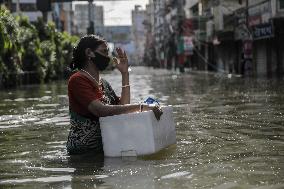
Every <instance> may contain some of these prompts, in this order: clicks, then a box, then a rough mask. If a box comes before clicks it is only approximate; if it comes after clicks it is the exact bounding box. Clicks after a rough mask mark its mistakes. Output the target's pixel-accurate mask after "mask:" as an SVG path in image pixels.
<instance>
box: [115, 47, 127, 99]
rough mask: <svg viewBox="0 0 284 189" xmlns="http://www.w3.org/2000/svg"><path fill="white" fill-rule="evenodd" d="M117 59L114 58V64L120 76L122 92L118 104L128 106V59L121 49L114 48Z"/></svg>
mask: <svg viewBox="0 0 284 189" xmlns="http://www.w3.org/2000/svg"><path fill="white" fill-rule="evenodd" d="M116 52H117V54H118V59H116V58H114V64H115V65H116V68H117V69H118V70H119V71H120V73H121V76H122V86H121V87H122V90H121V96H120V102H119V104H121V105H123V104H130V85H129V72H128V58H127V55H126V53H125V51H123V50H122V49H121V48H116Z"/></svg>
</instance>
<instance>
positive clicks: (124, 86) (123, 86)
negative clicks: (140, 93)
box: [121, 85, 130, 88]
mask: <svg viewBox="0 0 284 189" xmlns="http://www.w3.org/2000/svg"><path fill="white" fill-rule="evenodd" d="M126 87H130V85H122V86H121V88H126Z"/></svg>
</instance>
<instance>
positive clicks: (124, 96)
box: [119, 72, 130, 104]
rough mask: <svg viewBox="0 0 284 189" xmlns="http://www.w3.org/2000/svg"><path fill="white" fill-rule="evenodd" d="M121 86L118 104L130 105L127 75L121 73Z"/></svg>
mask: <svg viewBox="0 0 284 189" xmlns="http://www.w3.org/2000/svg"><path fill="white" fill-rule="evenodd" d="M121 76H122V86H121V88H122V89H121V96H120V102H119V104H130V85H129V73H128V72H126V73H121Z"/></svg>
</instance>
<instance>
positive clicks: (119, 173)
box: [0, 68, 284, 189]
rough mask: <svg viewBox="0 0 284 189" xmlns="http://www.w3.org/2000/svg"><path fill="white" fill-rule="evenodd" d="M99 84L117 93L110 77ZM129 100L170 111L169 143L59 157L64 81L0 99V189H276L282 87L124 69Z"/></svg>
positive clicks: (283, 155) (282, 134)
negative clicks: (133, 151)
mask: <svg viewBox="0 0 284 189" xmlns="http://www.w3.org/2000/svg"><path fill="white" fill-rule="evenodd" d="M104 77H105V78H106V79H107V80H108V81H109V82H110V83H111V84H112V86H113V88H114V89H115V91H116V92H117V93H118V94H119V93H120V90H121V88H120V83H121V80H120V75H119V74H118V72H112V73H110V74H105V75H104ZM130 79H131V84H132V85H131V92H132V102H140V101H143V100H145V99H146V98H147V97H148V96H152V97H155V98H158V99H159V100H160V101H161V103H162V104H172V105H173V107H174V119H175V122H176V131H177V144H176V145H173V146H170V147H169V148H167V149H165V150H162V151H161V152H159V153H157V154H153V155H149V156H144V157H138V158H133V157H132V158H105V157H103V154H86V155H84V156H72V157H70V156H68V155H67V153H66V149H65V144H66V137H67V134H68V129H69V126H68V122H69V117H68V97H67V95H66V94H67V91H66V89H67V88H66V81H63V82H57V83H52V84H48V85H38V86H26V87H22V88H19V89H13V90H6V91H1V92H0V97H1V98H0V164H1V166H0V188H11V187H13V188H41V187H42V188H215V189H224V188H259V189H260V188H261V189H263V188H274V189H275V188H279V189H280V188H284V181H283V180H284V171H283V170H284V103H283V102H284V95H283V94H284V85H283V84H284V82H283V81H279V80H278V81H277V80H265V79H258V80H252V79H242V78H234V77H232V78H228V77H224V76H220V75H214V74H205V73H188V74H182V75H180V74H177V73H174V72H170V71H166V70H152V69H146V68H133V69H132V72H131V78H130Z"/></svg>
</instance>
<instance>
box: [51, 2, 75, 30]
mask: <svg viewBox="0 0 284 189" xmlns="http://www.w3.org/2000/svg"><path fill="white" fill-rule="evenodd" d="M52 16H53V21H54V22H55V25H56V28H57V29H58V30H59V31H66V32H68V33H70V34H74V33H75V28H74V11H73V10H72V3H70V2H65V3H53V4H52Z"/></svg>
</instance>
